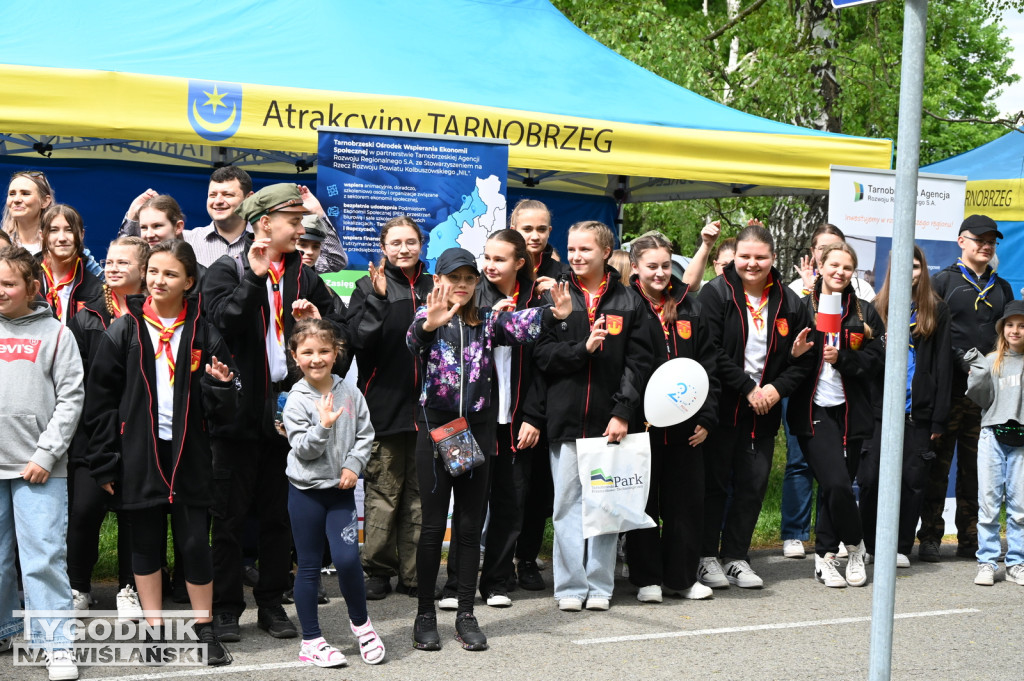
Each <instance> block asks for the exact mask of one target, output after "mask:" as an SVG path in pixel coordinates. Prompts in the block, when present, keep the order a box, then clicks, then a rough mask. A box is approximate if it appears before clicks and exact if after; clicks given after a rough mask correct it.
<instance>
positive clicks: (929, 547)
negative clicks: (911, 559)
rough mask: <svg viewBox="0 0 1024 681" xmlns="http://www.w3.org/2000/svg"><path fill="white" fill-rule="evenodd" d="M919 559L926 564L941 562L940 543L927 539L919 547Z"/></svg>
mask: <svg viewBox="0 0 1024 681" xmlns="http://www.w3.org/2000/svg"><path fill="white" fill-rule="evenodd" d="M917 557H918V559H919V560H921V561H922V562H924V563H938V562H939V560H940V559H939V543H938V542H935V541H931V540H930V539H926V540H924V541H922V542H921V544H920V545H919V546H918V547H917Z"/></svg>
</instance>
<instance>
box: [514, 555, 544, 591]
mask: <svg viewBox="0 0 1024 681" xmlns="http://www.w3.org/2000/svg"><path fill="white" fill-rule="evenodd" d="M518 573H519V586H521V587H523V588H524V589H526V590H527V591H543V590H544V578H543V577H541V576H540V569H539V568H538V567H537V564H536V563H535V562H533V561H532V560H524V561H520V563H519V568H518Z"/></svg>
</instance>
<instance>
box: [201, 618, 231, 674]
mask: <svg viewBox="0 0 1024 681" xmlns="http://www.w3.org/2000/svg"><path fill="white" fill-rule="evenodd" d="M196 638H198V639H199V643H200V644H203V643H205V644H206V664H207V665H208V666H210V667H219V666H221V665H224V664H231V653H229V652H228V649H227V648H225V647H224V644H223V643H221V642H220V641H219V640H218V639H217V634H215V633H214V631H213V624H212V623H211V622H203V623H202V624H197V625H196Z"/></svg>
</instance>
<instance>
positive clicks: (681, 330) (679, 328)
mask: <svg viewBox="0 0 1024 681" xmlns="http://www.w3.org/2000/svg"><path fill="white" fill-rule="evenodd" d="M676 333H678V334H679V336H680V337H681V338H683V339H684V340H686V339H688V338H689V337H690V335H691V334H692V333H693V329H692V328H691V327H690V322H689V321H677V322H676Z"/></svg>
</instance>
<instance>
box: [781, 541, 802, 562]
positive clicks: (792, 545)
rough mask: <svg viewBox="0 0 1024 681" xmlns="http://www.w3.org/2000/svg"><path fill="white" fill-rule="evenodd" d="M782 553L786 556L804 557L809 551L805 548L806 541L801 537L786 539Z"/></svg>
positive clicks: (783, 542)
mask: <svg viewBox="0 0 1024 681" xmlns="http://www.w3.org/2000/svg"><path fill="white" fill-rule="evenodd" d="M782 555H783V556H784V557H786V558H803V557H804V556H806V555H807V551H806V550H805V549H804V543H803V542H802V541H800V540H799V539H784V540H783V541H782Z"/></svg>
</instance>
